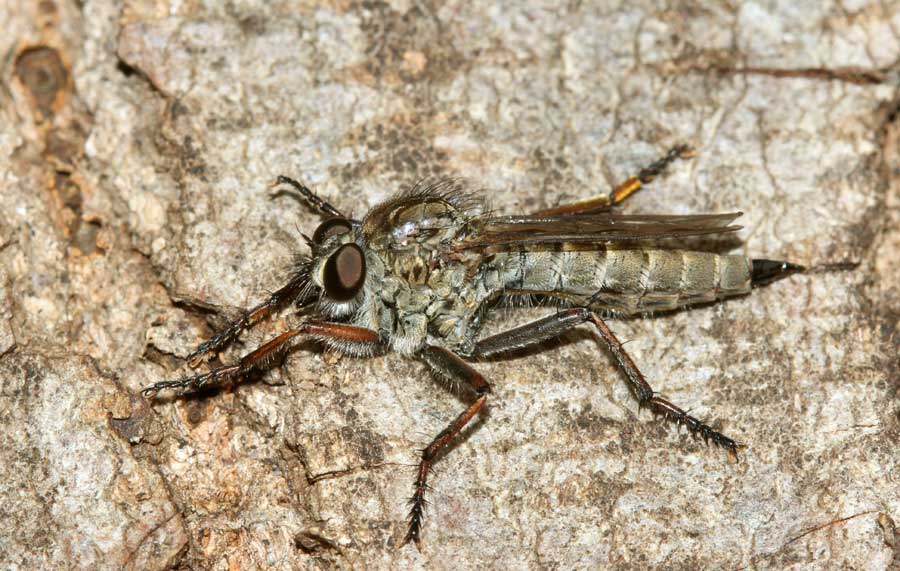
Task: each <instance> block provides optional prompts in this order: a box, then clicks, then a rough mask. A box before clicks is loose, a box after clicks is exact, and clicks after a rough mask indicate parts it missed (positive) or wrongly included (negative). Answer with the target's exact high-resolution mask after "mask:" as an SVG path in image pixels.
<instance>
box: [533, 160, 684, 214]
mask: <svg viewBox="0 0 900 571" xmlns="http://www.w3.org/2000/svg"><path fill="white" fill-rule="evenodd" d="M693 156H694V151H693V150H692V149H691V148H690V147H688V146H687V145H679V146H677V147H673V148H672V149H670V150H669V152H668V153H666V154H665V156H663V157H662V158H660V159H658V160H656V161H655V162H653V163H651V164H650V165H648V166H647V167H645V168H643V169H641V171H640V172H639V173H638V174H637V175H636V176H632V177H629V178H627V179H626V180H625V181H624V182H622V183H621V184H619V185H618V186H617V187H616V188H614V189H613V190H612V192H610V193H609V194H600V195H597V196H592V197H591V198H587V199H585V200H579V201H577V202H572V203H569V204H563V205H561V206H555V207H553V208H547V209H545V210H539V211H538V212H535V213H534V215H536V216H556V215H559V214H590V213H592V212H604V211H607V210H609V209H610V208H612V207H613V206H614V205H616V204H619V203H620V202H622V201H624V200H625V199H626V198H628V197H629V196H631V195H632V194H634V193H635V192H637V191H638V190H640V189H641V187H642V186H644V185H645V184H648V183H650V182H651V181H652V180H653V179H655V178H656V177H657V176H659V175H660V174H662V173H663V171H665V170H666V168H667V167H668V166H669V165H670V164H672V163H673V162H675V160H677V159H689V158H691V157H693Z"/></svg>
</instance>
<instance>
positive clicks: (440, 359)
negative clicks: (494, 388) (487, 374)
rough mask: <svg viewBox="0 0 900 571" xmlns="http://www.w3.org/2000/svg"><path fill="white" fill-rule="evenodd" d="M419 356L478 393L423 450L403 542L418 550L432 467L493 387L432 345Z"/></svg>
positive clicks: (485, 399)
mask: <svg viewBox="0 0 900 571" xmlns="http://www.w3.org/2000/svg"><path fill="white" fill-rule="evenodd" d="M419 355H420V357H421V358H422V360H423V361H425V362H426V363H428V365H429V366H430V367H431V368H432V370H434V371H435V372H437V373H439V374H441V375H443V376H444V377H447V378H448V379H450V380H452V381H462V382H465V383H466V384H467V385H468V386H470V387H471V388H472V389H473V390H474V391H475V396H476V399H475V402H473V403H472V404H470V405H469V406H468V408H466V410H464V411H463V412H462V414H460V415H459V416H457V417H456V420H454V421H453V422H451V423H450V424H449V425H447V427H446V428H445V429H444V430H442V431H440V432H439V433H438V435H437V436H435V437H434V440H432V441H431V444H429V445H428V446H426V447H425V449H424V450H422V458H421V460H420V461H419V470H418V472H417V475H416V483H415V485H414V490H415V491H414V492H413V496H412V498H410V504H411V506H412V507H411V508H410V510H409V527H408V528H407V531H406V538H405V539H404V540H403V542H404V543H408V542H409V541H414V542H415V544H416V547H418V546H419V542H420V540H421V535H420V532H421V528H422V518H423V516H424V510H425V504H426V501H425V491H426V490H428V483H427V482H428V474H429V473H430V472H431V466H432V465H433V464H434V462H435V461H436V459H437V456H438V454H439V453H440V452H441V451H442V450H443V449H444V448H445V447H446V446H447V444H449V443H450V441H451V440H453V438H454V437H455V436H456V435H457V434H459V433H460V431H462V429H463V428H464V427H465V426H466V424H468V423H469V421H470V420H472V418H474V417H475V415H476V414H478V412H479V411H480V410H481V409H482V407H484V403H485V402H486V401H487V393H488V392H489V391H490V390H491V388H490V385H488V383H487V381H486V380H485V378H484V377H482V376H481V374H480V373H479V372H478V371H476V370H475V369H473V368H472V367H471V366H470V365H469V364H468V363H466V362H465V361H463V360H462V359H461V358H460V357H459V356H458V355H456V354H455V353H452V352H450V351H448V350H447V349H444V348H442V347H435V346H432V345H429V346H426V347H425V348H424V349H423V350H422V352H421V353H420V354H419Z"/></svg>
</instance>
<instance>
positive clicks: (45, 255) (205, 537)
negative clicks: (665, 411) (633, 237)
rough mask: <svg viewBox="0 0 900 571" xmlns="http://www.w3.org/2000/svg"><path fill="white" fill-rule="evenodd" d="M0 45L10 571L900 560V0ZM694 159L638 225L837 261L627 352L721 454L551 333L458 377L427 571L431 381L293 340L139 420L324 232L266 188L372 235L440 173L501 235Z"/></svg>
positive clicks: (0, 18)
mask: <svg viewBox="0 0 900 571" xmlns="http://www.w3.org/2000/svg"><path fill="white" fill-rule="evenodd" d="M0 29H3V30H5V31H6V32H5V33H4V34H2V38H0V54H2V58H3V59H2V67H0V71H2V74H3V75H2V84H0V102H2V109H0V156H2V160H3V168H2V169H0V426H2V431H0V515H2V526H0V567H2V568H3V569H99V570H105V569H135V570H144V569H147V570H151V569H223V570H224V569H228V570H237V569H279V570H281V569H350V568H353V569H498V570H499V569H502V570H506V569H560V570H562V569H598V568H605V567H615V568H618V569H646V568H666V569H713V568H715V569H826V568H827V569H838V568H840V569H875V570H877V569H894V570H895V571H896V570H897V569H900V534H898V533H897V532H896V531H895V522H896V521H900V520H898V517H900V475H898V474H900V469H898V468H900V450H898V448H900V447H898V440H900V438H898V437H900V402H898V361H897V348H898V337H897V325H898V320H900V280H898V275H900V214H898V210H897V208H898V205H900V176H898V175H900V168H898V165H900V151H898V133H900V118H898V115H900V98H898V84H900V83H898V61H900V4H898V2H896V1H891V0H852V1H850V0H844V1H841V2H836V1H835V2H819V1H810V2H794V1H789V0H783V1H781V2H761V3H755V2H746V3H741V2H717V3H709V2H704V1H696V2H677V1H676V2H652V1H639V2H634V3H632V2H594V3H592V2H577V1H570V2H562V3H561V2H553V1H548V2H543V3H542V2H540V1H527V2H526V1H523V2H518V3H514V2H509V3H499V2H498V3H490V4H489V3H477V5H472V4H471V3H469V2H464V1H456V2H453V1H450V2H433V1H422V2H414V1H412V0H408V1H404V0H397V1H394V2H387V3H384V2H376V1H372V2H365V3H363V4H355V3H352V2H348V1H340V0H335V1H332V2H322V3H316V2H311V1H307V2H298V3H294V4H292V3H287V2H262V1H261V0H256V1H254V0H247V1H228V2H224V3H218V2H213V1H209V2H205V3H204V2H201V1H195V0H185V1H176V0H171V1H170V2H166V1H163V0H160V1H158V2H146V3H141V2H121V3H113V2H111V1H103V0H96V1H95V0H84V1H71V2H61V1H60V0H41V1H37V0H33V1H30V2H24V3H22V2H16V1H14V0H5V2H3V3H2V4H0ZM10 32H11V33H10ZM680 142H687V143H689V144H691V145H694V146H695V147H696V149H697V151H698V157H697V158H696V159H695V160H693V161H690V162H680V163H678V164H677V165H676V166H675V168H673V169H672V171H671V173H670V175H669V176H667V177H666V178H665V179H663V180H661V181H659V182H657V183H656V184H654V185H653V187H652V189H647V190H646V191H643V192H641V193H639V194H638V195H637V196H636V197H635V198H634V199H633V200H632V201H630V203H629V205H628V209H629V210H630V211H635V212H676V213H688V212H706V211H727V210H742V211H744V212H745V213H746V215H745V216H744V218H743V219H742V220H743V223H744V225H745V228H744V229H743V230H742V231H741V232H740V238H741V239H742V240H743V241H744V242H745V244H744V246H743V247H744V248H745V249H746V251H748V252H750V253H751V254H755V255H758V256H768V257H774V258H786V259H790V260H794V261H797V262H799V263H803V264H809V265H819V264H825V263H833V262H841V261H847V260H850V261H857V262H859V263H860V266H859V268H858V269H856V270H855V271H852V272H834V273H818V274H813V275H808V276H798V277H794V278H792V279H790V280H787V281H784V282H780V283H778V284H776V285H774V286H772V287H770V288H766V289H764V290H760V291H758V292H756V293H755V294H754V295H753V296H751V297H748V298H743V299H738V300H733V301H730V302H728V303H725V304H720V305H717V306H713V307H705V308H702V309H698V310H695V311H690V312H680V313H676V314H673V315H667V316H662V317H657V318H653V319H645V320H636V321H631V322H617V323H615V324H614V329H615V330H616V332H617V333H618V334H619V335H620V336H621V337H623V338H627V339H629V340H630V343H629V344H628V349H629V350H630V351H631V353H632V355H633V356H634V358H635V360H636V361H637V362H638V363H639V365H641V366H642V367H643V370H644V372H645V373H646V374H647V376H648V378H649V379H650V380H651V382H652V383H653V384H654V385H655V386H656V387H657V388H658V389H660V390H662V391H663V392H664V393H665V394H666V395H668V396H669V397H670V398H672V399H673V400H675V401H676V402H678V403H681V404H683V405H684V406H686V407H688V408H692V409H693V410H694V411H695V412H696V414H699V415H702V416H705V417H708V418H712V419H715V422H716V424H717V426H721V427H722V429H723V430H725V431H726V432H727V434H729V435H732V436H734V437H735V438H737V439H738V440H740V441H742V442H745V443H747V444H748V448H747V450H746V451H745V453H744V454H742V455H741V459H740V462H739V463H734V462H732V461H729V458H728V455H727V454H725V453H723V452H722V451H720V450H715V449H708V448H706V447H704V446H703V445H702V443H700V442H697V441H695V440H693V439H691V438H690V437H688V436H687V435H686V434H684V433H680V432H679V431H677V430H675V429H674V428H672V427H667V426H665V425H664V424H663V423H662V422H660V421H654V420H653V419H652V418H651V417H650V416H649V414H648V413H639V412H638V410H637V407H636V404H635V402H634V400H633V399H632V397H631V395H630V394H629V392H628V390H627V389H626V387H625V385H624V382H623V380H622V379H621V377H620V376H619V375H618V374H617V371H616V368H615V366H614V365H613V363H612V362H611V360H610V358H609V357H608V356H607V355H606V354H605V353H604V352H603V351H602V347H601V346H600V345H598V344H597V342H596V341H595V340H594V339H593V338H592V337H591V335H589V334H587V333H585V334H582V335H573V336H571V337H570V338H568V340H567V341H566V342H564V343H561V344H558V345H555V346H553V348H552V350H551V351H546V352H543V353H534V354H529V355H526V356H523V357H518V358H516V359H510V360H506V361H495V362H490V363H486V364H483V365H480V370H482V371H483V372H484V373H485V374H486V375H487V376H488V377H489V379H491V380H492V383H493V386H494V392H493V397H492V399H493V400H491V401H490V410H489V413H488V414H487V415H486V416H485V418H484V421H483V422H481V423H479V424H478V425H477V426H476V427H475V428H474V429H473V430H470V431H469V432H468V433H467V434H466V437H465V438H464V439H463V440H462V441H461V442H459V444H458V445H457V446H456V448H455V449H454V450H453V451H452V452H451V453H450V454H449V455H447V456H446V458H445V459H444V460H443V461H442V462H441V463H440V464H439V467H438V471H437V475H436V477H435V478H434V480H433V482H434V485H435V488H436V490H435V492H434V493H433V494H432V496H431V497H432V500H433V502H434V503H433V505H432V507H431V509H430V514H429V516H430V517H429V518H428V520H427V523H426V527H425V530H424V533H425V536H424V540H425V541H424V545H423V549H422V552H421V553H420V552H417V551H416V550H415V549H414V548H413V547H411V546H407V547H405V548H398V543H399V541H400V540H401V539H402V537H403V533H404V529H405V512H406V505H405V499H406V498H407V497H408V496H409V495H410V493H411V483H412V479H413V476H414V474H413V472H414V470H413V468H412V467H411V464H412V463H413V462H414V461H415V452H414V451H415V449H417V448H419V447H421V446H422V445H424V444H425V443H427V441H428V440H429V438H430V437H431V436H432V435H433V434H435V433H436V432H437V431H438V430H440V428H441V427H443V425H444V424H445V423H446V422H447V421H448V420H449V419H451V418H452V417H454V416H455V415H456V414H457V413H458V412H459V411H460V410H462V407H463V406H464V403H463V402H461V400H460V399H459V398H457V397H455V396H454V395H452V394H450V393H448V392H446V391H445V390H444V388H443V387H442V386H440V385H439V384H438V383H436V382H435V381H433V380H432V379H431V378H430V377H429V376H428V375H427V373H426V372H425V371H424V370H423V368H422V367H421V366H419V365H417V364H415V363H411V362H407V361H404V360H403V359H401V358H399V357H397V356H393V355H388V356H385V357H381V358H377V359H372V360H369V361H360V360H354V359H350V358H340V357H338V356H337V355H334V354H328V353H322V352H321V351H319V350H317V349H316V348H315V347H314V346H303V347H301V348H300V350H298V351H296V352H294V353H292V354H291V355H290V356H289V357H288V358H287V359H286V360H285V363H284V365H283V366H282V367H280V368H278V369H276V370H273V371H271V372H270V373H268V374H266V375H265V376H264V377H263V378H262V379H261V380H260V381H257V382H255V383H248V384H245V385H241V386H238V387H236V388H234V389H232V390H226V391H222V392H220V393H218V394H214V395H211V396H207V397H204V398H192V399H175V400H172V399H163V400H162V401H161V402H157V403H154V404H152V405H151V404H150V403H148V402H147V401H144V400H143V399H142V398H141V397H140V396H139V394H138V390H139V389H140V387H142V386H143V385H145V384H147V383H151V382H155V381H158V380H162V379H167V378H173V377H176V376H178V375H179V374H182V373H183V372H184V369H183V366H184V362H183V357H184V356H185V355H186V354H187V353H188V352H189V351H190V349H191V348H193V346H195V345H196V344H197V343H198V342H200V341H201V340H203V339H204V338H207V337H208V336H209V335H210V334H211V332H213V331H214V330H215V329H216V327H219V326H221V324H222V323H223V322H224V320H226V319H227V318H228V317H231V316H233V315H234V314H235V312H236V311H237V310H238V309H239V308H241V307H246V306H248V305H250V304H252V303H254V302H255V301H257V300H259V299H260V298H261V297H263V296H264V295H265V292H266V291H269V290H272V289H274V288H276V287H278V286H279V285H280V282H281V281H282V280H284V279H285V276H286V273H285V271H286V266H287V265H288V264H289V263H290V260H291V258H292V255H293V254H294V252H296V251H297V250H298V248H302V247H303V246H302V243H303V242H302V239H301V237H300V235H299V232H300V231H305V232H311V230H312V229H313V228H314V226H315V224H316V217H315V216H313V215H312V214H311V213H310V212H308V211H307V210H306V209H305V208H304V207H303V206H302V205H301V204H300V203H299V202H298V201H296V200H294V199H292V198H291V197H290V196H277V197H272V196H271V195H270V193H269V192H268V191H267V189H266V186H267V184H268V183H269V182H271V181H272V180H273V178H274V176H275V175H276V174H279V173H284V174H290V175H293V176H296V177H299V178H302V179H303V180H305V181H307V182H308V183H309V184H310V185H312V186H313V187H314V188H315V189H316V190H317V191H318V192H319V193H321V194H322V195H323V196H325V197H327V198H328V199H330V200H332V201H333V202H334V203H335V204H336V205H337V206H338V207H340V208H343V209H347V210H352V211H353V212H354V213H357V214H360V213H362V212H364V211H365V209H367V208H368V207H370V206H372V205H373V204H376V203H377V202H378V201H380V200H382V199H384V198H385V197H386V196H388V195H389V194H390V193H392V192H394V191H396V190H397V189H400V188H403V187H404V186H406V185H409V184H410V183H412V182H414V181H416V180H417V179H420V178H422V177H425V176H433V175H438V176H440V175H453V176H459V175H462V176H466V177H469V178H470V179H471V180H472V181H473V184H475V185H476V186H478V187H481V188H483V189H485V192H487V193H489V195H490V198H491V200H492V202H493V204H494V206H495V207H496V208H497V209H498V210H500V211H504V212H510V213H512V212H521V211H527V210H529V209H534V208H538V207H542V206H548V205H552V204H555V203H557V202H558V201H560V200H565V199H572V198H582V197H585V196H588V195H590V194H592V193H594V192H596V191H598V190H603V189H606V188H608V187H610V186H611V185H612V184H614V183H615V182H616V181H619V180H622V179H624V178H625V177H627V176H628V175H630V174H633V173H634V171H636V170H637V169H638V168H639V167H640V166H642V165H643V164H645V163H647V162H648V161H650V160H652V159H654V158H656V157H657V156H658V155H660V154H661V153H662V152H664V151H665V150H666V149H667V148H668V147H670V146H671V145H674V144H676V143H680ZM541 313H542V312H541V311H540V310H529V311H526V312H522V313H518V314H512V315H500V316H498V320H497V321H496V322H495V323H494V324H492V325H491V329H492V330H497V329H499V328H500V327H502V326H504V325H506V326H509V325H510V324H513V323H520V322H523V321H524V320H526V319H530V318H533V317H536V316H537V315H540V314H541ZM290 319H291V316H290V315H289V314H286V315H282V316H280V317H279V319H276V320H273V321H271V322H266V323H263V324H261V325H259V326H258V327H257V328H256V330H254V331H253V332H251V333H250V334H248V335H246V336H245V338H244V339H243V340H242V342H241V343H239V344H236V345H235V346H234V347H232V348H231V349H230V350H228V351H226V352H225V354H224V355H223V356H222V360H223V361H225V362H228V361H230V360H233V359H235V358H236V357H238V356H239V355H240V354H241V353H242V352H245V351H247V350H248V348H249V347H252V346H254V344H256V343H259V342H260V341H262V340H263V339H265V338H267V337H270V336H272V335H273V334H274V333H275V332H276V331H278V330H279V329H280V328H283V327H285V326H286V324H287V323H288V322H289V321H290Z"/></svg>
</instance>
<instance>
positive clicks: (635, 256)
mask: <svg viewBox="0 0 900 571" xmlns="http://www.w3.org/2000/svg"><path fill="white" fill-rule="evenodd" d="M504 256H505V259H503V260H502V263H503V278H504V282H505V284H506V289H507V291H508V292H510V293H522V294H545V295H549V296H552V297H557V298H561V299H564V300H567V301H569V302H571V303H573V304H585V305H590V306H592V307H595V308H598V309H605V310H611V311H614V312H617V313H622V314H634V313H643V312H650V311H665V310H670V309H676V308H678V307H682V306H685V305H691V304H695V303H703V302H709V301H715V300H717V299H723V298H726V297H731V296H735V295H742V294H745V293H748V292H749V291H750V288H751V277H752V265H751V262H750V260H748V259H747V258H746V257H744V256H734V255H727V256H721V255H718V254H712V253H708V252H694V251H689V250H649V249H648V250H642V249H630V250H628V249H608V250H601V251H542V252H534V251H522V252H510V253H508V254H504Z"/></svg>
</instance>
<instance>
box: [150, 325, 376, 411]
mask: <svg viewBox="0 0 900 571" xmlns="http://www.w3.org/2000/svg"><path fill="white" fill-rule="evenodd" d="M298 335H301V336H306V337H311V338H313V339H317V340H319V341H323V342H325V343H328V344H330V345H332V346H335V347H337V348H339V349H341V350H343V351H344V352H347V353H353V354H356V355H366V354H371V353H374V352H375V350H376V349H377V348H378V347H379V346H380V340H379V337H378V333H376V332H375V331H372V330H371V329H366V328H364V327H356V326H355V325H345V324H343V323H326V322H319V321H307V322H306V323H303V324H301V325H300V326H299V327H297V328H295V329H289V330H287V331H285V332H284V333H282V334H281V335H279V336H278V337H276V338H274V339H272V340H271V341H268V342H267V343H265V344H263V345H262V346H260V347H258V348H257V349H255V350H253V351H251V352H250V353H248V354H246V355H244V356H243V357H241V360H240V361H239V362H238V364H236V365H226V366H223V367H217V368H215V369H213V370H211V371H209V372H208V373H202V374H199V375H193V376H190V377H185V378H183V379H178V380H174V381H160V382H158V383H154V384H152V385H150V386H148V387H146V388H144V389H143V390H142V391H141V394H143V395H144V396H145V397H151V396H154V395H155V394H156V393H158V392H159V391H161V390H165V389H179V390H182V391H189V392H194V391H198V390H200V389H201V388H203V387H207V386H215V385H219V384H221V383H223V382H225V381H230V380H233V379H238V378H243V377H246V376H247V375H248V374H250V373H251V372H253V371H259V370H263V369H265V368H267V367H269V366H270V365H271V364H272V363H274V362H275V360H276V359H277V358H278V357H279V356H281V355H282V354H284V352H285V351H286V350H287V349H288V347H289V346H290V345H289V341H291V340H292V339H293V338H294V337H297V336H298Z"/></svg>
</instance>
